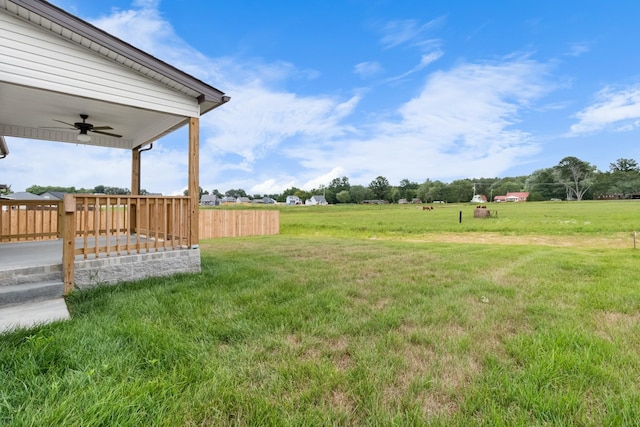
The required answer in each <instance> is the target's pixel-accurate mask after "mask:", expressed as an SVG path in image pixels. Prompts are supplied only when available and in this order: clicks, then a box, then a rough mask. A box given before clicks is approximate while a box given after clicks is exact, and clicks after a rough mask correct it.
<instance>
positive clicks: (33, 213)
mask: <svg viewBox="0 0 640 427" xmlns="http://www.w3.org/2000/svg"><path fill="white" fill-rule="evenodd" d="M189 211H190V199H189V198H188V197H161V196H115V195H114V196H106V195H84V194H67V195H65V199H64V201H62V202H60V201H15V200H0V242H18V241H32V240H45V239H57V238H62V239H63V253H62V263H63V272H64V283H65V293H68V292H70V291H71V290H73V280H74V262H75V260H76V259H77V257H81V258H83V259H90V258H97V257H108V256H118V255H129V254H135V253H147V252H157V251H166V250H173V249H179V248H189V247H191V246H192V245H193V244H196V243H198V242H191V241H190V227H191V224H190V215H189ZM199 218H200V223H199V229H200V233H199V237H200V238H201V239H211V238H219V237H237V236H253V235H271V234H278V233H279V232H280V217H279V212H278V211H276V210H217V209H213V210H201V211H200V215H199Z"/></svg>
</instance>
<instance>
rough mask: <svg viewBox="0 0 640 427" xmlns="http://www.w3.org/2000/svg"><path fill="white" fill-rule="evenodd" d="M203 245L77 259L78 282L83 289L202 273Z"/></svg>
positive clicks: (76, 280) (78, 285)
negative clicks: (201, 250)
mask: <svg viewBox="0 0 640 427" xmlns="http://www.w3.org/2000/svg"><path fill="white" fill-rule="evenodd" d="M199 272H200V248H193V249H180V250H172V251H163V252H152V253H144V254H135V255H124V256H122V255H121V256H115V257H105V258H98V259H92V260H83V261H76V262H75V277H74V278H75V280H74V282H75V286H76V287H77V288H80V289H86V288H92V287H95V286H99V285H106V284H108V285H112V284H116V283H120V282H125V281H131V280H140V279H144V278H147V277H157V276H169V275H171V274H175V273H199Z"/></svg>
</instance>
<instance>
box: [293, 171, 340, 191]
mask: <svg viewBox="0 0 640 427" xmlns="http://www.w3.org/2000/svg"><path fill="white" fill-rule="evenodd" d="M345 175H346V171H345V169H344V168H343V167H341V166H337V167H334V168H333V169H331V170H330V171H329V172H327V173H325V174H323V175H320V176H317V177H315V178H313V179H310V180H309V181H307V182H305V183H304V184H302V189H303V190H306V191H309V190H313V189H314V188H320V187H322V186H325V187H326V186H327V185H329V184H330V183H331V181H332V180H333V179H335V178H339V177H341V176H345Z"/></svg>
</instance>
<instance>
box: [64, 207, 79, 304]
mask: <svg viewBox="0 0 640 427" xmlns="http://www.w3.org/2000/svg"><path fill="white" fill-rule="evenodd" d="M62 210H63V212H64V213H63V214H62V215H63V218H62V221H61V225H62V233H61V234H62V276H63V281H64V294H65V295H68V294H69V293H70V292H71V291H73V285H74V281H75V277H74V276H75V274H74V267H75V259H76V254H75V251H76V199H75V197H74V196H73V195H72V194H65V195H64V201H63V203H62Z"/></svg>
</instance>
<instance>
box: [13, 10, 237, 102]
mask: <svg viewBox="0 0 640 427" xmlns="http://www.w3.org/2000/svg"><path fill="white" fill-rule="evenodd" d="M8 1H10V2H12V3H14V4H16V5H18V6H20V7H23V8H24V9H26V10H28V11H29V12H31V13H35V14H37V15H39V16H41V17H43V18H46V19H48V20H49V21H51V22H53V23H55V24H58V25H60V26H61V27H63V28H66V29H68V30H69V31H71V32H73V33H75V34H78V35H79V36H81V37H84V38H86V39H88V40H91V41H92V42H94V43H97V44H99V45H101V46H104V47H105V48H107V49H110V50H112V51H113V52H115V53H117V54H119V55H122V56H124V57H126V58H128V59H130V60H131V61H133V62H136V63H138V64H140V65H142V66H144V67H147V68H149V69H150V70H153V71H155V72H157V73H159V74H161V75H163V76H165V77H167V78H169V79H171V80H174V81H176V82H178V83H180V84H182V85H184V86H186V87H188V88H190V89H191V90H193V91H195V92H198V93H200V96H199V97H198V101H199V102H200V103H201V104H202V103H213V104H214V105H215V104H217V105H219V104H224V103H225V102H227V101H229V97H227V96H224V92H221V91H220V90H218V89H216V88H214V87H213V86H210V85H208V84H206V83H204V82H203V81H202V80H199V79H197V78H195V77H193V76H191V75H189V74H187V73H185V72H183V71H181V70H179V69H177V68H176V67H174V66H172V65H170V64H168V63H166V62H164V61H162V60H160V59H158V58H156V57H154V56H152V55H150V54H148V53H146V52H144V51H142V50H140V49H138V48H136V47H135V46H132V45H130V44H129V43H127V42H125V41H123V40H121V39H119V38H117V37H115V36H113V35H111V34H109V33H107V32H106V31H104V30H101V29H100V28H98V27H96V26H94V25H92V24H90V23H88V22H87V21H84V20H83V19H80V18H78V17H77V16H75V15H72V14H70V13H68V12H66V11H65V10H63V9H60V8H59V7H57V6H54V5H52V4H51V3H49V2H46V1H42V0H8ZM217 105H216V106H217ZM211 109H212V108H207V109H206V111H209V110H211ZM206 111H204V112H206Z"/></svg>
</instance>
